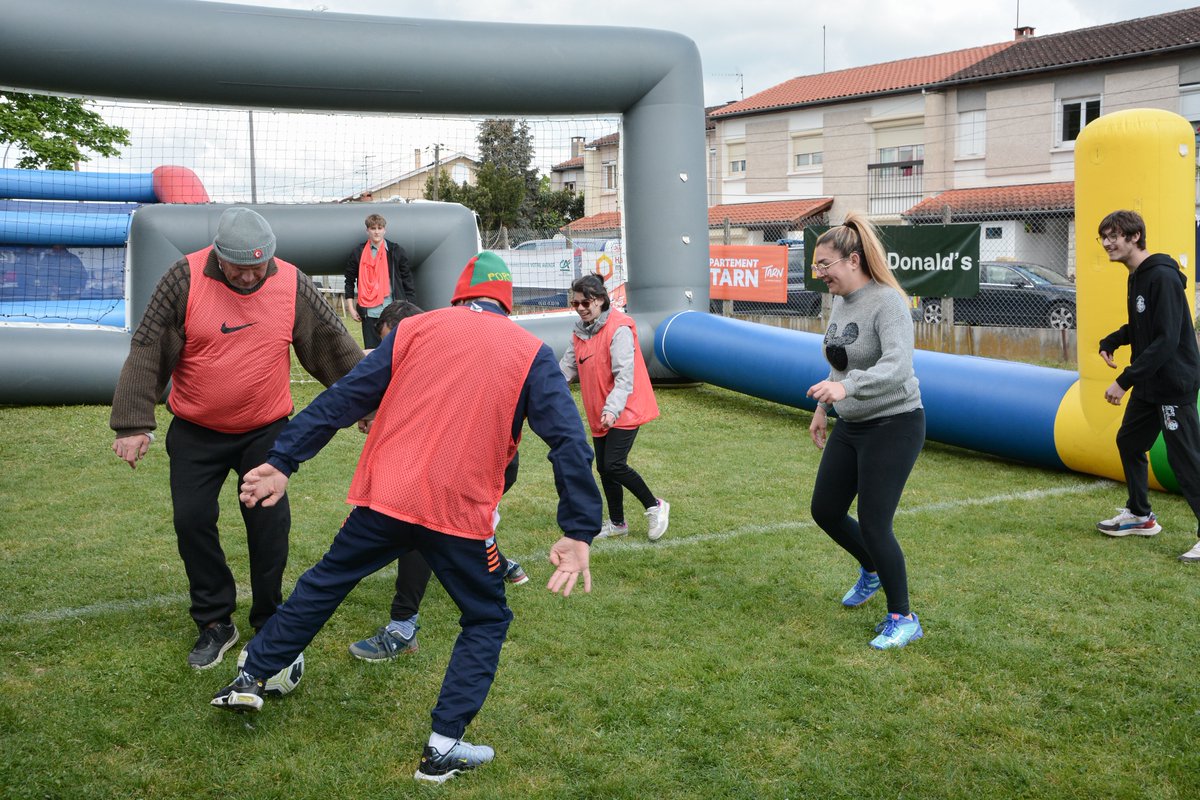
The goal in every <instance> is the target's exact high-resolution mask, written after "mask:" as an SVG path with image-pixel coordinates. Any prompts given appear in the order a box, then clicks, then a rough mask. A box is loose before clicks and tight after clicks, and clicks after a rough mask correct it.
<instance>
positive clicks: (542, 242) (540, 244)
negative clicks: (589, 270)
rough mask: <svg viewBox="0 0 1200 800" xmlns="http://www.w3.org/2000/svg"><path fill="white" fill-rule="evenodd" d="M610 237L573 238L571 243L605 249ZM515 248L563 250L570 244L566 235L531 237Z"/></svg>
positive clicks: (586, 248)
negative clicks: (547, 237) (552, 237)
mask: <svg viewBox="0 0 1200 800" xmlns="http://www.w3.org/2000/svg"><path fill="white" fill-rule="evenodd" d="M608 242H609V240H608V239H572V240H571V243H572V244H574V245H575V247H580V248H582V249H584V250H603V249H604V246H605V244H607V243H608ZM512 249H513V250H562V249H568V250H569V249H570V244H568V243H567V239H566V237H564V236H559V237H558V238H556V239H529V240H528V241H524V242H521V243H520V244H518V245H515V246H514V247H513V248H512Z"/></svg>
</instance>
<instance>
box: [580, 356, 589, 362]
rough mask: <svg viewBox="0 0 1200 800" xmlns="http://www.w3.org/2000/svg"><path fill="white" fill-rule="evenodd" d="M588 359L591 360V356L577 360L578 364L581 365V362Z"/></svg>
mask: <svg viewBox="0 0 1200 800" xmlns="http://www.w3.org/2000/svg"><path fill="white" fill-rule="evenodd" d="M589 358H591V356H584V357H583V358H581V359H579V363H580V364H582V363H583V362H585V361H587V360H588V359H589Z"/></svg>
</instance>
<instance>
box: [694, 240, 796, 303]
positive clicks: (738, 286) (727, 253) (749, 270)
mask: <svg viewBox="0 0 1200 800" xmlns="http://www.w3.org/2000/svg"><path fill="white" fill-rule="evenodd" d="M787 263H788V251H787V248H786V247H780V246H778V245H773V244H771V245H742V244H714V245H709V247H708V274H709V279H710V283H711V286H712V288H711V289H710V290H709V294H708V296H709V297H710V298H712V299H713V300H757V301H759V302H760V303H784V302H787Z"/></svg>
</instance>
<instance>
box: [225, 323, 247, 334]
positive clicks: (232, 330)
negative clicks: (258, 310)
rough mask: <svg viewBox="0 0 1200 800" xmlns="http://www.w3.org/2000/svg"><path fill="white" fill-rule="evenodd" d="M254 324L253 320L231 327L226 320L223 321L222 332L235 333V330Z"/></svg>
mask: <svg viewBox="0 0 1200 800" xmlns="http://www.w3.org/2000/svg"><path fill="white" fill-rule="evenodd" d="M253 324H254V323H253V322H247V323H246V324H245V325H234V326H233V327H232V328H231V327H229V326H228V325H226V324H225V323H224V322H222V323H221V333H233V332H234V331H240V330H241V329H242V328H249V327H250V326H251V325H253Z"/></svg>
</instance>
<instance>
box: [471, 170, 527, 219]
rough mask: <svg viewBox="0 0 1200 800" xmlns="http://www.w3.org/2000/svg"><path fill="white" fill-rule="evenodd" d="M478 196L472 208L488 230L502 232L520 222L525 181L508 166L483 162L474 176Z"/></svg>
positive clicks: (474, 199)
mask: <svg viewBox="0 0 1200 800" xmlns="http://www.w3.org/2000/svg"><path fill="white" fill-rule="evenodd" d="M475 193H476V195H475V197H474V198H473V201H474V202H473V205H472V206H471V208H473V209H474V210H475V213H476V214H478V215H479V223H480V225H481V226H482V227H483V229H484V230H485V231H502V230H504V229H506V228H510V227H512V226H514V225H516V224H517V223H518V221H519V220H520V212H521V204H522V203H523V202H524V200H525V181H524V179H523V177H522V176H521V175H517V174H514V173H513V172H511V171H510V170H509V169H508V168H507V167H501V166H497V165H496V164H495V163H493V162H491V161H487V162H484V164H483V166H481V167H480V168H479V172H478V173H477V174H476V175H475Z"/></svg>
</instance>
